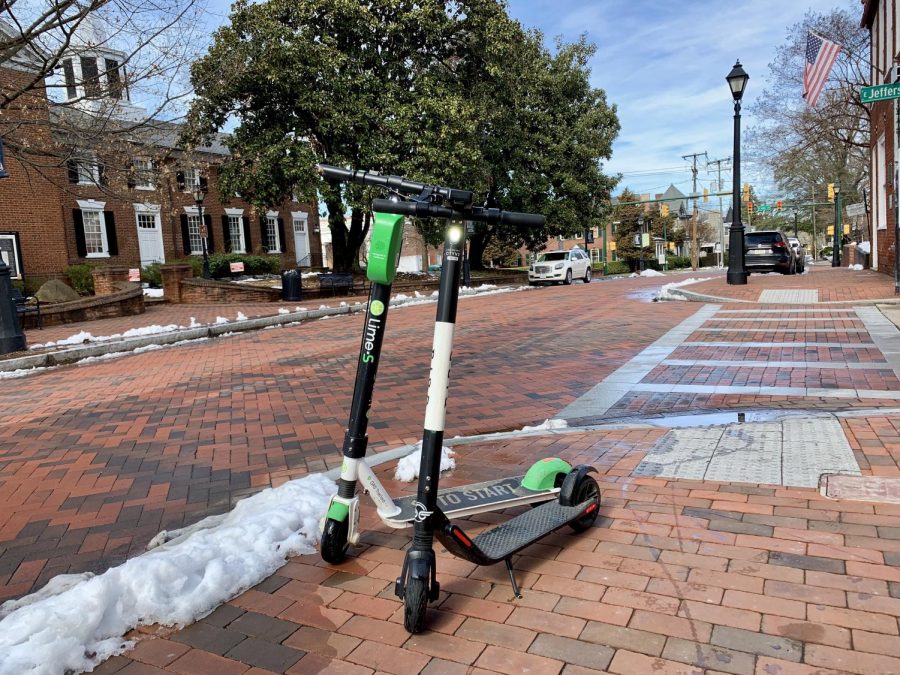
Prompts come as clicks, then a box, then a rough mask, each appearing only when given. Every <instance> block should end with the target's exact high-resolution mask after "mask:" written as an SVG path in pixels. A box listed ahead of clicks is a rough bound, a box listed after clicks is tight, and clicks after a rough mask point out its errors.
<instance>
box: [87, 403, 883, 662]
mask: <svg viewBox="0 0 900 675" xmlns="http://www.w3.org/2000/svg"><path fill="white" fill-rule="evenodd" d="M846 425H847V426H848V428H850V429H852V430H854V432H856V433H858V434H859V435H860V437H865V436H866V435H867V434H869V433H873V431H872V430H873V427H874V428H878V429H879V431H881V430H883V431H884V432H885V434H886V435H887V436H888V437H889V436H891V435H893V436H894V437H896V436H897V433H898V428H900V422H897V421H896V420H890V421H888V418H885V419H882V420H877V419H876V420H873V421H872V422H871V424H867V423H863V421H862V420H849V421H847V422H846ZM661 433H662V431H660V430H655V429H646V428H645V429H634V430H616V431H611V430H606V431H600V432H590V433H585V432H579V433H570V434H566V435H561V436H559V435H555V436H552V437H542V438H534V437H532V438H527V439H526V438H520V439H516V440H512V441H503V442H497V441H494V442H490V443H481V444H477V445H467V446H461V447H459V448H458V449H457V452H458V456H457V469H456V470H455V471H454V472H452V473H450V474H448V475H446V484H454V483H465V482H474V481H478V480H481V479H482V477H483V476H484V475H485V474H486V473H491V472H493V473H494V474H496V473H498V472H501V473H502V472H508V471H511V470H512V469H510V468H509V467H508V463H509V460H510V458H517V460H518V462H521V463H523V464H524V463H526V462H527V461H530V459H532V458H538V457H542V456H546V455H548V454H556V455H559V456H562V457H565V458H566V459H568V460H569V461H573V462H581V461H584V462H589V463H591V464H593V465H594V466H596V467H597V468H598V470H599V472H600V481H601V488H602V494H603V507H602V510H601V518H600V519H598V522H597V524H596V526H595V527H593V528H591V529H590V530H588V531H587V532H585V533H581V534H574V533H571V532H568V531H560V532H559V533H556V534H554V535H551V536H550V537H548V538H546V539H544V540H542V541H541V542H539V543H538V544H535V545H534V546H532V547H530V548H528V549H525V550H524V551H523V552H522V553H521V554H520V555H518V556H516V559H515V561H514V564H515V567H516V569H517V571H518V574H517V576H518V579H519V581H520V583H521V585H522V587H523V593H524V597H523V598H522V599H521V600H516V599H515V598H513V597H512V594H511V589H510V586H509V581H508V580H507V579H506V575H505V571H504V570H503V569H502V566H499V567H498V566H494V567H489V568H484V567H477V566H475V565H471V564H470V563H466V562H464V561H461V560H458V559H455V558H452V557H450V556H449V555H448V554H447V553H446V552H444V551H442V550H439V551H438V577H439V580H440V581H441V582H442V592H441V597H440V598H439V599H438V601H437V602H436V603H434V604H433V605H431V606H430V609H429V616H428V626H429V630H427V631H426V632H425V633H423V634H421V635H417V636H410V635H408V634H407V633H406V632H405V631H404V630H403V628H402V621H403V618H402V606H401V604H400V603H399V601H398V600H397V599H396V598H395V596H394V595H393V578H394V577H395V576H396V575H397V573H398V572H399V565H400V563H401V561H402V550H401V549H402V547H404V546H405V545H406V544H407V543H408V541H409V534H408V532H407V531H400V532H397V531H391V530H389V529H388V528H386V527H384V526H383V525H382V524H380V522H379V521H377V519H375V518H374V517H373V512H374V509H372V508H371V505H369V504H366V506H365V507H364V509H363V528H364V530H365V534H364V535H363V542H364V543H363V546H361V547H360V548H359V549H357V550H356V551H355V555H356V557H355V558H351V559H350V561H349V562H348V563H346V564H344V565H340V566H330V565H326V564H325V563H323V562H322V561H321V559H320V558H318V556H315V555H312V556H303V557H297V558H294V559H293V560H292V561H291V562H289V563H288V564H287V565H286V566H285V567H283V568H282V569H281V570H279V571H278V572H276V574H275V576H273V577H272V578H270V579H269V580H267V582H266V584H264V587H265V588H266V590H265V591H248V593H246V594H244V595H243V596H240V597H239V598H236V599H235V600H233V601H231V602H229V603H227V604H226V605H224V606H223V607H221V608H220V609H219V610H217V611H216V612H214V613H213V614H211V615H210V616H209V617H206V618H205V619H203V620H201V621H200V624H210V625H212V626H216V627H218V629H219V630H220V631H221V636H222V640H223V645H231V644H234V643H237V644H238V646H239V645H240V644H243V643H246V642H248V641H250V640H251V639H253V640H256V641H255V642H253V643H251V644H250V645H249V646H252V647H254V648H255V649H259V650H262V651H265V650H267V649H268V650H274V649H276V648H278V649H281V650H282V651H280V652H279V654H281V655H283V656H284V657H285V658H284V660H283V662H282V663H286V662H288V661H292V660H293V659H296V661H294V662H293V665H291V666H290V667H285V670H278V669H276V671H275V672H285V671H286V672H290V673H307V672H336V673H337V672H353V673H356V672H358V673H372V672H389V673H403V674H405V673H411V672H425V673H443V672H447V673H456V672H459V673H477V672H493V673H496V672H499V673H520V672H540V673H553V674H555V675H558V674H560V673H589V672H610V673H620V674H625V675H631V674H633V673H644V672H654V673H656V672H660V673H678V674H679V675H680V674H684V673H692V672H697V673H703V672H708V673H715V672H729V673H737V674H739V675H741V674H746V675H751V674H760V675H770V674H787V673H818V674H823V673H824V674H828V673H847V672H849V673H891V672H898V670H900V630H898V623H897V617H898V615H900V572H897V570H898V569H900V567H896V566H895V565H897V564H898V562H900V561H898V555H897V554H896V553H895V551H897V550H900V543H898V542H900V528H898V527H896V522H897V521H896V516H897V515H898V514H900V506H898V505H890V504H872V503H865V502H835V501H832V500H828V499H825V498H823V497H822V496H820V495H819V494H818V492H816V491H815V490H807V489H797V488H782V487H773V486H764V485H750V484H731V483H710V482H699V481H685V480H676V481H671V480H665V479H655V478H634V477H632V476H631V467H633V466H634V464H635V461H636V460H637V461H639V458H640V456H641V455H642V454H643V453H642V452H641V451H640V449H641V448H642V447H646V445H647V444H649V443H652V442H653V440H654V439H656V438H658V437H659V436H660V434H661ZM854 435H855V434H854ZM865 451H866V450H863V452H865ZM525 458H528V460H526V459H525ZM392 471H393V468H392V466H389V465H387V466H385V467H382V468H380V469H379V474H380V476H381V478H382V479H383V480H385V482H386V484H387V485H388V486H389V489H390V490H391V491H392V492H398V491H402V492H409V491H411V490H412V489H413V488H412V486H411V485H409V484H403V485H398V484H396V483H394V482H393V481H392V480H391V473H392ZM502 519H503V516H498V515H497V514H483V515H482V516H473V517H472V518H470V519H469V523H468V527H469V528H471V529H473V530H477V529H479V527H481V526H482V524H484V525H488V524H490V523H492V522H495V521H497V520H502ZM888 523H891V524H890V525H889V524H888ZM297 578H300V579H312V580H314V581H312V582H305V583H303V584H302V585H301V586H298V587H293V588H292V584H295V583H297V582H295V581H291V580H292V579H297ZM274 600H280V602H273V601H274ZM259 614H262V615H265V616H272V617H274V618H275V619H278V621H279V623H278V627H279V629H280V631H279V632H274V631H273V632H271V634H270V635H269V636H268V637H267V636H266V635H263V636H262V637H260V638H252V637H251V636H250V635H249V634H248V633H247V632H242V630H244V631H246V630H247V629H245V628H244V629H242V620H243V623H246V622H247V619H246V618H245V617H250V618H252V619H253V621H254V622H255V623H259V620H258V619H256V618H255V617H257V616H258V615H259ZM148 632H153V630H152V629H151V630H149V631H144V632H142V633H138V634H136V635H137V636H138V637H143V636H144V635H145V634H146V633H148ZM286 633H290V635H289V636H288V637H284V635H285V634H286ZM198 635H199V634H198ZM200 639H201V638H199V637H198V638H195V637H193V634H192V633H191V632H189V631H185V632H184V633H179V632H176V633H174V634H168V635H166V636H164V637H143V639H142V641H141V642H139V645H138V647H137V648H136V649H135V650H133V651H132V652H129V653H126V654H124V655H123V656H121V657H117V659H116V660H114V664H113V666H112V668H113V669H111V670H106V671H103V672H120V671H119V670H118V669H122V670H121V672H128V671H127V670H124V669H126V668H127V667H128V665H129V664H130V663H132V662H142V663H150V664H152V665H154V666H155V667H158V668H160V669H161V670H162V671H163V672H179V671H178V663H179V661H178V660H177V659H178V658H179V657H178V655H179V654H182V653H184V650H185V647H186V646H187V647H192V649H191V650H190V651H189V652H187V654H194V655H195V656H194V657H193V658H194V659H196V662H197V663H208V665H207V666H203V667H200V668H198V669H197V670H196V671H195V672H201V673H212V672H216V671H217V670H218V669H219V667H220V666H221V667H226V668H232V669H234V672H249V668H250V666H251V665H252V664H251V660H252V659H248V658H243V659H240V658H230V659H229V657H228V654H229V653H230V654H232V656H234V654H246V653H249V652H250V650H247V649H245V650H243V651H242V650H240V649H237V648H235V647H230V646H229V647H228V649H230V650H231V651H225V646H222V647H220V648H219V649H220V650H221V651H222V652H223V653H224V654H225V656H224V657H223V656H222V655H221V654H219V653H215V652H212V651H208V652H207V651H204V649H203V648H202V647H199V646H198V645H197V643H196V642H195V641H196V640H200ZM173 657H174V658H176V660H174V661H171V660H169V659H170V658H173ZM180 658H181V659H183V658H184V656H181V657H180ZM204 658H205V659H207V660H208V661H205V662H204V661H203V660H202V659H204ZM223 659H225V660H223ZM167 662H168V663H167ZM104 665H105V664H104ZM326 667H327V668H330V670H322V669H323V668H326ZM242 668H243V671H242V670H241V669H242ZM229 672H230V671H229Z"/></svg>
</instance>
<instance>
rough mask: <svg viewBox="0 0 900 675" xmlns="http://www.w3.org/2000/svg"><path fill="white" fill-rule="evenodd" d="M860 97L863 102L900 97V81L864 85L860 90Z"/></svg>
mask: <svg viewBox="0 0 900 675" xmlns="http://www.w3.org/2000/svg"><path fill="white" fill-rule="evenodd" d="M859 98H860V100H862V102H863V103H875V102H876V101H889V100H890V99H892V98H900V82H898V83H895V84H876V85H875V86H872V87H863V88H862V89H860V90H859Z"/></svg>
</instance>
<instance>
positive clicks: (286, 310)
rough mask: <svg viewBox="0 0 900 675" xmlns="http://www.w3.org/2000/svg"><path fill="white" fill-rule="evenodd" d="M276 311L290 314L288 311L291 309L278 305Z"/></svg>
mask: <svg viewBox="0 0 900 675" xmlns="http://www.w3.org/2000/svg"><path fill="white" fill-rule="evenodd" d="M278 313H279V314H290V313H291V310H289V309H285V308H284V307H279V308H278Z"/></svg>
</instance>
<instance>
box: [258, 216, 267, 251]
mask: <svg viewBox="0 0 900 675" xmlns="http://www.w3.org/2000/svg"><path fill="white" fill-rule="evenodd" d="M259 231H260V234H261V235H262V239H260V242H262V244H261V245H262V247H263V252H264V253H268V252H269V234H268V233H267V232H266V217H265V216H260V217H259Z"/></svg>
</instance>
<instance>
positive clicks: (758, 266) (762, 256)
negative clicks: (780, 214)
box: [744, 230, 797, 274]
mask: <svg viewBox="0 0 900 675" xmlns="http://www.w3.org/2000/svg"><path fill="white" fill-rule="evenodd" d="M744 251H745V253H746V255H745V256H744V260H745V265H746V267H747V271H748V272H781V273H782V274H796V273H797V257H796V255H795V254H794V249H792V248H791V245H790V244H789V243H788V238H787V237H786V236H784V233H783V232H779V231H778V230H763V231H759V232H748V233H747V234H745V235H744Z"/></svg>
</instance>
